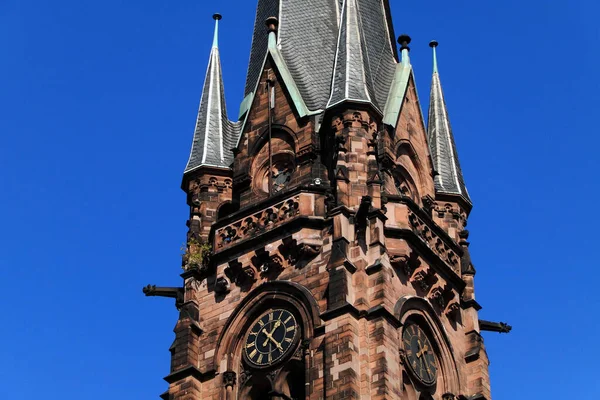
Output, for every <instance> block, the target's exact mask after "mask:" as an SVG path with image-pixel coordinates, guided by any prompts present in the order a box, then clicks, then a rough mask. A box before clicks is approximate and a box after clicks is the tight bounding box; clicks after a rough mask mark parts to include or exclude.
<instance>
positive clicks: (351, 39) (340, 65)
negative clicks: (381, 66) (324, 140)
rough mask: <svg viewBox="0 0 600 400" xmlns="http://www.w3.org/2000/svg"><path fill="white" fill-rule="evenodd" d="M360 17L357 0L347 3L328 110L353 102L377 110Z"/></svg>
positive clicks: (342, 17)
mask: <svg viewBox="0 0 600 400" xmlns="http://www.w3.org/2000/svg"><path fill="white" fill-rule="evenodd" d="M358 13H359V11H358V5H357V0H344V3H343V5H342V14H341V23H340V31H339V34H338V44H337V53H336V55H335V67H334V70H333V82H332V84H331V97H330V99H329V103H328V104H327V107H333V106H335V105H336V104H339V103H342V102H343V101H346V100H352V101H358V102H363V103H372V104H373V105H375V107H377V108H378V106H377V99H376V98H375V96H374V90H373V77H372V75H371V69H370V68H369V65H368V54H367V50H366V40H365V38H364V31H363V27H362V21H361V18H360V17H359V14H358Z"/></svg>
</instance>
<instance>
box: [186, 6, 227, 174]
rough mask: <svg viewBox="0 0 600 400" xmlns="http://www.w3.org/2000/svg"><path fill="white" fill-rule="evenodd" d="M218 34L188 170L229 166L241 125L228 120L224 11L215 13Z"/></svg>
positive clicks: (207, 72)
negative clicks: (221, 45) (221, 28)
mask: <svg viewBox="0 0 600 400" xmlns="http://www.w3.org/2000/svg"><path fill="white" fill-rule="evenodd" d="M213 19H214V20H215V34H214V39H213V47H212V49H211V52H210V58H209V61H208V69H207V71H206V78H205V80H204V88H203V90H202V98H201V100H200V108H199V110H198V118H197V120H196V129H195V131H194V140H193V142H192V150H191V153H190V158H189V161H188V164H187V167H186V169H185V173H186V174H187V173H188V172H191V171H192V170H194V169H196V168H199V167H201V166H212V167H220V168H229V167H230V165H231V163H232V162H233V154H232V152H231V149H232V148H233V147H234V146H235V143H236V141H237V136H238V135H239V125H238V124H237V123H233V122H231V121H229V119H228V118H227V109H226V104H225V93H224V90H223V75H222V71H221V58H220V55H219V21H220V20H221V19H222V17H221V14H215V15H214V16H213Z"/></svg>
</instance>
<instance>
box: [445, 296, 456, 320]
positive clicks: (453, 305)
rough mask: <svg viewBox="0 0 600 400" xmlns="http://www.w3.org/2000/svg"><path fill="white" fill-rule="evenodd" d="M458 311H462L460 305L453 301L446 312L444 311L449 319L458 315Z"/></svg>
mask: <svg viewBox="0 0 600 400" xmlns="http://www.w3.org/2000/svg"><path fill="white" fill-rule="evenodd" d="M458 310H460V303H459V302H458V301H456V300H453V301H451V302H450V303H449V304H448V306H447V307H446V310H444V314H446V316H447V317H452V316H454V315H456V313H457V312H458Z"/></svg>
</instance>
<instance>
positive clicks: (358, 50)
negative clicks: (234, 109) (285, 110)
mask: <svg viewBox="0 0 600 400" xmlns="http://www.w3.org/2000/svg"><path fill="white" fill-rule="evenodd" d="M348 1H350V2H351V3H352V4H353V7H352V8H353V9H355V10H356V11H357V13H356V15H357V18H355V19H353V18H350V19H348V20H347V21H346V23H347V26H348V27H350V28H352V29H350V30H348V29H340V28H339V27H340V25H344V24H342V23H341V22H342V21H340V20H339V19H340V18H341V15H342V12H341V10H342V8H343V7H344V0H303V1H298V0H259V1H258V7H257V13H256V21H255V25H254V37H253V40H252V50H251V55H250V64H249V67H248V75H247V80H246V91H245V94H246V95H248V94H250V93H251V92H252V91H253V90H254V88H255V87H256V83H257V80H258V79H259V75H260V69H261V67H262V63H263V61H264V57H265V54H266V52H267V34H266V29H265V24H264V22H265V20H266V18H267V17H269V16H278V17H279V18H281V20H280V24H279V40H278V41H279V44H280V46H281V52H282V54H283V57H284V59H285V62H286V64H287V65H288V68H289V70H290V72H291V74H292V76H293V78H294V81H295V82H296V85H297V86H298V89H299V91H300V93H301V95H302V98H303V100H304V102H305V103H306V105H307V107H308V108H309V109H310V110H312V111H316V110H323V109H325V108H326V106H327V104H328V101H329V99H330V97H332V98H335V100H334V101H333V103H335V102H337V100H339V99H338V98H337V97H338V95H339V93H335V92H334V93H333V96H332V85H334V84H333V83H332V79H333V77H334V76H336V77H341V75H340V73H342V72H343V74H342V75H343V77H341V78H340V79H344V80H345V85H346V86H347V87H348V92H349V93H348V97H349V98H351V99H358V100H363V99H368V101H370V102H372V103H373V105H374V106H375V107H377V108H378V109H383V107H384V106H385V102H386V100H387V96H388V91H389V87H390V84H391V82H392V79H393V76H394V70H395V65H396V60H397V54H396V49H395V44H394V40H393V39H392V35H391V33H392V32H393V29H392V27H391V20H390V17H389V13H388V12H387V10H388V8H389V4H388V2H389V0H348ZM348 34H350V35H351V37H354V38H353V39H352V40H350V41H349V42H347V41H346V40H345V38H346V36H345V37H343V38H341V39H342V40H338V39H340V38H339V35H348ZM338 43H340V44H344V46H343V48H337V45H338ZM346 47H347V48H346ZM336 54H337V59H338V60H341V59H348V60H349V62H351V63H352V65H345V64H344V63H345V62H346V61H344V62H342V63H341V64H340V63H338V67H337V68H336V71H334V61H335V59H336ZM346 56H349V57H346ZM346 66H348V68H345V67H346ZM342 70H343V71H342ZM346 71H348V73H346ZM333 90H335V88H334V89H333ZM338 92H339V91H338ZM344 95H345V93H344ZM330 103H331V104H333V103H332V102H330Z"/></svg>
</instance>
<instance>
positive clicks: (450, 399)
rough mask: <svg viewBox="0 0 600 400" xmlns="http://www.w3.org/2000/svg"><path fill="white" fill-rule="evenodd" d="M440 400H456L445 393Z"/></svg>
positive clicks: (450, 394) (453, 396)
mask: <svg viewBox="0 0 600 400" xmlns="http://www.w3.org/2000/svg"><path fill="white" fill-rule="evenodd" d="M442 400H456V396H455V395H453V394H452V393H446V394H444V395H443V396H442Z"/></svg>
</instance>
